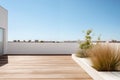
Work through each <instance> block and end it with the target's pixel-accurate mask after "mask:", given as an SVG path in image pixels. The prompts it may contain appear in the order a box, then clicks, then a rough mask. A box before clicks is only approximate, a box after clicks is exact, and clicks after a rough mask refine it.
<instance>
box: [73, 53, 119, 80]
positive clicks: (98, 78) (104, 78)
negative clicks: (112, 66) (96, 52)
mask: <svg viewBox="0 0 120 80" xmlns="http://www.w3.org/2000/svg"><path fill="white" fill-rule="evenodd" d="M72 58H73V60H74V61H75V62H77V63H78V64H79V65H80V66H81V67H82V68H83V69H84V70H85V71H86V72H87V73H88V74H89V75H90V76H91V77H92V78H93V79H94V80H120V72H100V71H97V70H95V69H94V68H92V67H91V62H90V60H89V59H86V58H78V57H76V56H75V54H72Z"/></svg>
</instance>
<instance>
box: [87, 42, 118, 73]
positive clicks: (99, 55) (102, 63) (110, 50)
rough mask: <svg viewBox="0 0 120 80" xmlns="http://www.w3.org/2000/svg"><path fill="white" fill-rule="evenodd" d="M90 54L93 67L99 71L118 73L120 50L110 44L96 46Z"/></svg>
mask: <svg viewBox="0 0 120 80" xmlns="http://www.w3.org/2000/svg"><path fill="white" fill-rule="evenodd" d="M89 53H90V54H91V61H92V63H93V67H94V68H95V69H97V70H98V71H116V70H118V67H119V66H120V50H119V49H118V48H117V47H115V46H114V47H112V46H110V45H109V44H99V45H96V46H94V47H93V48H92V49H91V50H90V51H89Z"/></svg>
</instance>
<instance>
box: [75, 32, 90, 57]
mask: <svg viewBox="0 0 120 80" xmlns="http://www.w3.org/2000/svg"><path fill="white" fill-rule="evenodd" d="M91 33H92V30H87V31H86V35H85V41H84V42H82V43H80V50H79V51H78V52H77V53H76V56H78V57H82V58H83V57H88V55H87V50H88V49H90V48H91V47H92V41H91V36H90V34H91Z"/></svg>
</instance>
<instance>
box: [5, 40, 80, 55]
mask: <svg viewBox="0 0 120 80" xmlns="http://www.w3.org/2000/svg"><path fill="white" fill-rule="evenodd" d="M78 48H79V44H78V43H17V42H9V43H8V52H7V54H72V53H75V52H76V51H77V50H78Z"/></svg>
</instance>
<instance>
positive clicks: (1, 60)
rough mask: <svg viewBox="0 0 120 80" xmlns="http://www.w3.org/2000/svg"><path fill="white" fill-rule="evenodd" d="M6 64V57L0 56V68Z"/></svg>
mask: <svg viewBox="0 0 120 80" xmlns="http://www.w3.org/2000/svg"><path fill="white" fill-rule="evenodd" d="M7 63H8V55H1V56H0V67H1V66H3V65H5V64H7Z"/></svg>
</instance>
